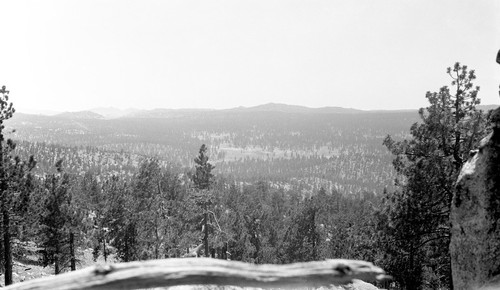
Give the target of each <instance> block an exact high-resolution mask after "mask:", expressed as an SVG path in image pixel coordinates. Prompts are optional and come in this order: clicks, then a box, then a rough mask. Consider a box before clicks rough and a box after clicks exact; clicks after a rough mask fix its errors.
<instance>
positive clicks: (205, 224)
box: [203, 208, 210, 258]
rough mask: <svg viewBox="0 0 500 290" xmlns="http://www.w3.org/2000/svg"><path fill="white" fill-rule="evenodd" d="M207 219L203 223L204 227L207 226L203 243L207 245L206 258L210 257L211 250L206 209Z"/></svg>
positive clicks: (206, 217)
mask: <svg viewBox="0 0 500 290" xmlns="http://www.w3.org/2000/svg"><path fill="white" fill-rule="evenodd" d="M204 216H205V218H204V221H203V225H204V226H205V233H204V236H203V243H204V244H205V257H207V258H208V257H210V253H209V249H208V212H207V211H206V208H205V214H204Z"/></svg>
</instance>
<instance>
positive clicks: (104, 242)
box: [102, 233, 108, 262]
mask: <svg viewBox="0 0 500 290" xmlns="http://www.w3.org/2000/svg"><path fill="white" fill-rule="evenodd" d="M102 255H103V256H104V262H107V261H108V252H107V251H106V233H104V235H103V237H102Z"/></svg>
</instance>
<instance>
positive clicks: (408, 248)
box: [380, 63, 485, 289]
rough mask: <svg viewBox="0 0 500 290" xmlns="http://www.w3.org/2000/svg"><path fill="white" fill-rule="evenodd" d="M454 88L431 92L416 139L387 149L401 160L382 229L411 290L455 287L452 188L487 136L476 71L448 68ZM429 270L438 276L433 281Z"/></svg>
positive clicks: (391, 258) (397, 271)
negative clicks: (428, 285) (428, 286)
mask: <svg viewBox="0 0 500 290" xmlns="http://www.w3.org/2000/svg"><path fill="white" fill-rule="evenodd" d="M447 73H448V74H449V75H450V76H451V78H452V82H451V85H452V88H449V87H447V86H445V87H442V88H441V89H440V90H439V92H433V93H431V92H427V94H426V98H427V99H428V101H429V103H430V105H429V107H427V108H425V109H423V108H422V109H420V111H419V114H420V117H421V119H422V123H416V124H414V125H413V126H412V127H411V129H410V132H411V135H412V138H411V139H409V140H403V141H395V140H393V139H392V138H391V137H390V136H387V137H386V139H385V140H384V145H385V146H387V148H388V149H389V150H390V151H391V152H392V153H393V154H394V155H395V156H396V158H395V159H394V161H393V164H394V168H395V170H396V171H397V173H398V176H399V177H398V179H397V184H396V185H397V186H398V189H397V190H396V191H394V192H390V193H388V194H387V195H386V203H385V207H384V208H383V211H382V213H383V217H381V221H382V222H381V223H380V227H381V230H382V232H383V235H382V236H381V239H382V240H384V241H385V242H384V243H385V245H386V248H387V254H388V258H387V259H386V260H385V263H386V269H388V270H389V271H391V270H392V271H393V273H392V274H393V275H394V276H395V277H396V278H397V279H398V280H399V282H400V283H401V284H402V285H403V286H405V287H408V289H420V288H421V285H423V283H424V282H430V283H432V284H433V285H434V286H435V287H439V286H440V285H441V286H443V287H450V288H452V285H451V282H452V281H451V267H450V259H449V253H448V245H449V241H450V228H449V212H450V204H451V199H452V195H453V185H454V182H455V180H456V178H457V175H458V173H459V170H460V168H461V166H462V164H463V163H464V162H465V160H466V159H467V156H468V153H469V151H470V150H471V149H472V148H474V147H475V146H476V144H477V143H478V141H479V140H480V139H481V138H482V136H483V135H484V130H485V116H484V114H483V113H482V112H481V111H479V110H477V109H476V106H477V105H478V104H479V103H480V100H479V98H478V96H477V94H478V92H479V87H474V85H473V81H474V80H475V78H476V76H475V72H474V70H468V68H467V66H465V65H464V66H462V65H460V64H459V63H456V64H455V65H454V66H453V68H448V69H447ZM426 271H430V272H433V273H435V275H432V276H433V277H436V278H435V279H434V280H432V281H429V279H431V278H429V277H426V275H425V273H426Z"/></svg>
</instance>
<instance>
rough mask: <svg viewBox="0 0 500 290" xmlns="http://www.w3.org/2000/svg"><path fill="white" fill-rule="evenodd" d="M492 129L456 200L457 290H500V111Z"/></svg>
mask: <svg viewBox="0 0 500 290" xmlns="http://www.w3.org/2000/svg"><path fill="white" fill-rule="evenodd" d="M491 127H492V128H493V132H492V133H491V134H490V135H489V136H487V137H486V138H484V139H483V140H482V141H481V144H480V147H479V150H478V151H477V152H476V153H475V155H474V156H473V157H472V158H471V159H470V160H469V161H468V162H467V163H466V164H465V165H464V166H463V168H462V171H461V172H460V176H459V177H458V181H457V184H456V191H455V195H454V197H453V202H452V206H451V215H450V218H451V226H452V228H451V243H450V253H451V265H452V273H453V286H454V289H479V288H480V287H485V286H490V287H491V286H493V287H496V286H498V287H499V288H500V281H498V280H499V277H500V108H497V109H496V110H495V111H494V113H493V114H492V124H491ZM495 281H497V282H495ZM491 283H495V285H489V284H491Z"/></svg>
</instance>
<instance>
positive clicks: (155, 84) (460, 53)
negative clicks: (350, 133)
mask: <svg viewBox="0 0 500 290" xmlns="http://www.w3.org/2000/svg"><path fill="white" fill-rule="evenodd" d="M0 11H1V14H0V36H1V37H2V41H1V44H0V85H6V86H7V88H8V89H9V90H10V91H11V93H10V96H11V100H12V101H13V102H14V105H15V107H16V108H17V109H18V111H28V110H54V111H73V110H83V109H89V108H94V107H106V106H114V107H118V108H130V107H135V108H144V109H151V108H160V107H161V108H230V107H236V106H254V105H259V104H264V103H268V102H277V103H287V104H294V105H304V106H309V107H322V106H341V107H353V108H359V109H413V108H419V107H422V106H426V105H427V101H426V99H425V92H426V91H429V90H430V91H437V90H438V89H439V87H441V86H443V85H448V84H449V83H450V80H449V76H448V75H447V74H446V67H448V66H452V65H453V64H454V62H456V61H460V62H461V63H463V64H467V65H468V66H469V67H470V68H473V69H475V70H476V74H477V76H478V78H477V80H476V84H477V85H480V86H481V91H480V97H481V99H482V103H483V104H492V103H495V104H498V103H500V99H499V97H498V84H499V83H500V65H498V64H496V63H495V56H496V53H497V51H498V49H500V1H498V0H469V1H465V0H440V1H436V0H425V1H422V0H418V1H417V0H414V1H409V0H408V1H406V0H392V1H389V0H383V1H373V0H366V1H350V0H349V1H348V0H344V1H337V0H328V1H314V0H313V1H305V0H303V1H294V0H265V1H264V0H263V1H235V0H227V1H219V0H217V1H209V0H200V1H186V0H181V1H140V0H137V1H125V0H102V1H89V0H81V1H74V0H61V1H23V0H12V1H10V0H2V1H1V2H0Z"/></svg>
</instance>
